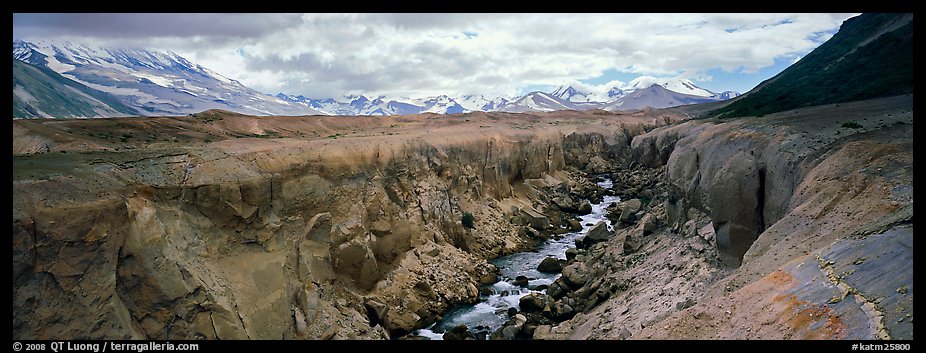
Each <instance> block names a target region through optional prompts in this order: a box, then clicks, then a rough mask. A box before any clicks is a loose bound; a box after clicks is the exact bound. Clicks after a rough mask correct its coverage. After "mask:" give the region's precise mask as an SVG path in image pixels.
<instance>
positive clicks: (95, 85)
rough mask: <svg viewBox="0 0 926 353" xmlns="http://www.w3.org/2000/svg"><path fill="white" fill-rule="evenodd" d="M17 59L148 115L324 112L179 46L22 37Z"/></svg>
mask: <svg viewBox="0 0 926 353" xmlns="http://www.w3.org/2000/svg"><path fill="white" fill-rule="evenodd" d="M13 59H16V60H20V61H23V62H27V63H29V64H32V65H35V66H38V67H45V68H48V69H51V70H52V71H54V72H57V73H58V74H60V75H62V76H64V77H67V78H68V79H71V80H74V81H76V82H78V83H80V84H83V85H85V86H87V87H90V88H92V89H95V90H99V91H103V92H107V93H109V94H112V95H114V96H116V97H118V98H119V99H120V100H121V101H122V103H124V104H125V105H127V106H130V107H133V108H135V109H137V110H138V111H139V112H140V113H141V114H144V115H162V114H165V115H185V114H190V113H196V112H201V111H204V110H208V109H226V110H231V111H236V112H240V113H245V114H255V115H308V114H320V112H319V111H317V110H315V109H313V108H311V107H309V106H306V105H304V104H293V102H288V101H284V100H281V99H278V98H276V97H273V96H270V95H267V94H263V93H260V92H258V91H255V90H253V89H250V88H248V87H245V86H244V85H242V84H241V83H240V82H238V81H235V80H231V79H228V78H226V77H224V76H222V75H220V74H218V73H216V72H213V71H211V70H209V69H207V68H205V67H202V66H200V65H197V64H194V63H192V62H190V61H188V60H186V59H185V58H183V57H181V56H179V55H177V54H175V53H173V52H161V51H150V50H143V49H105V48H92V47H88V46H83V45H76V44H71V43H55V42H35V43H30V42H23V41H16V42H13Z"/></svg>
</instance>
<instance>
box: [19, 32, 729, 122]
mask: <svg viewBox="0 0 926 353" xmlns="http://www.w3.org/2000/svg"><path fill="white" fill-rule="evenodd" d="M13 58H14V59H16V60H20V61H23V62H26V63H29V64H32V65H35V66H36V67H39V68H46V69H49V70H51V71H53V72H55V73H58V74H59V75H61V76H63V77H65V78H67V79H70V80H73V81H75V82H76V84H79V85H84V86H86V87H87V88H88V89H92V90H97V91H101V92H105V93H107V94H109V95H112V96H113V97H115V99H116V101H117V102H118V103H121V104H123V105H125V106H127V107H129V108H131V109H134V110H137V111H138V113H139V114H141V115H186V114H190V113H196V112H200V111H204V110H208V109H225V110H230V111H235V112H239V113H244V114H252V115H317V114H324V115H381V116H382V115H406V114H419V113H436V114H454V113H465V112H471V111H504V112H528V111H555V110H586V109H607V110H628V109H637V108H642V107H644V106H652V107H654V108H664V107H669V106H673V105H681V104H692V103H699V102H706V101H717V100H725V99H731V98H734V97H736V96H738V95H739V93H736V92H732V91H726V92H722V93H714V92H711V91H709V90H706V89H704V88H701V87H698V86H696V85H695V84H694V83H693V82H691V81H689V80H685V79H664V78H662V79H661V78H655V77H651V76H641V77H638V78H637V79H634V80H632V81H630V83H628V84H623V83H621V82H620V81H614V82H613V83H610V84H609V85H614V86H613V87H610V88H607V89H605V87H606V86H594V85H587V84H583V83H581V82H575V81H574V82H572V83H570V84H564V85H562V86H560V87H558V88H557V89H555V90H553V91H552V92H540V91H535V92H530V93H527V94H525V95H523V96H520V97H516V98H510V99H509V98H504V97H496V98H489V97H486V96H484V95H464V96H461V97H453V96H448V95H438V96H432V97H426V98H404V97H399V98H387V97H384V96H378V97H375V98H371V97H370V96H365V95H353V96H343V97H334V98H309V97H305V96H303V95H287V94H283V93H279V94H277V95H276V96H271V95H267V94H264V93H261V92H258V91H256V90H253V89H250V88H248V87H246V86H244V85H242V84H241V83H240V82H238V81H235V80H232V79H229V78H227V77H225V76H222V75H220V74H218V73H216V72H214V71H211V70H209V69H207V68H205V67H202V66H200V65H198V64H195V63H192V62H190V61H188V60H187V59H185V58H183V57H181V56H179V55H177V54H175V53H173V52H163V51H150V50H143V49H104V48H92V47H88V46H83V45H75V44H71V43H53V42H35V43H30V42H23V41H14V42H13ZM653 87H659V88H653ZM23 88H25V87H23ZM660 88H661V89H660ZM23 92H25V91H23ZM14 93H15V92H14ZM104 116H105V115H104Z"/></svg>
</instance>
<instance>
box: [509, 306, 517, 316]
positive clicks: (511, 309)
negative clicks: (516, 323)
mask: <svg viewBox="0 0 926 353" xmlns="http://www.w3.org/2000/svg"><path fill="white" fill-rule="evenodd" d="M507 314H508V317H514V316H515V315H517V314H518V308H515V307H510V308H508V312H507Z"/></svg>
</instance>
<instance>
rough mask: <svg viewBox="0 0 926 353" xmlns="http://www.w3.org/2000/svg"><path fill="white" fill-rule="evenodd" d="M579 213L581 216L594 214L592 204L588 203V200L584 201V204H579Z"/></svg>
mask: <svg viewBox="0 0 926 353" xmlns="http://www.w3.org/2000/svg"><path fill="white" fill-rule="evenodd" d="M578 213H579V214H580V215H587V214H589V213H592V204H591V203H590V202H588V200H582V202H580V203H579V208H578Z"/></svg>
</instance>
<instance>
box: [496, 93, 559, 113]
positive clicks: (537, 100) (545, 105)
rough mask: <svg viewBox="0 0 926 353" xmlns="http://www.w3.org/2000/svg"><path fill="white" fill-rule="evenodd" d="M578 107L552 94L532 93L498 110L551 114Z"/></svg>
mask: <svg viewBox="0 0 926 353" xmlns="http://www.w3.org/2000/svg"><path fill="white" fill-rule="evenodd" d="M575 109H576V105H575V104H573V103H572V102H569V101H566V100H563V99H561V98H559V97H555V96H553V95H552V94H550V93H545V92H539V91H537V92H531V93H528V94H525V95H524V96H522V97H520V98H518V99H515V100H513V101H511V102H509V103H508V104H505V105H503V106H501V107H500V109H498V110H499V111H503V112H509V113H523V112H529V111H534V112H551V111H554V110H575Z"/></svg>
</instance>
